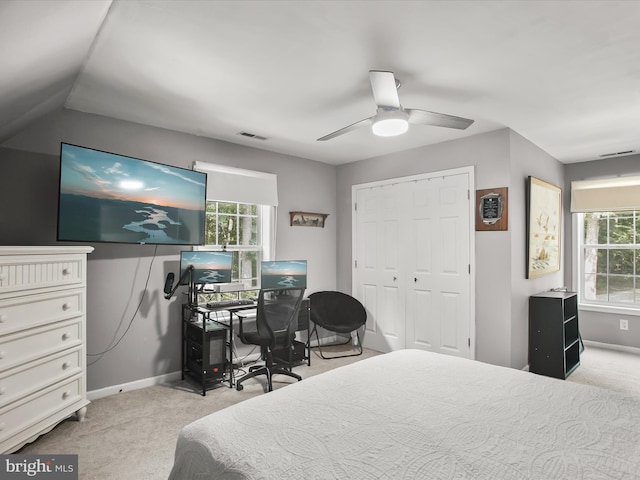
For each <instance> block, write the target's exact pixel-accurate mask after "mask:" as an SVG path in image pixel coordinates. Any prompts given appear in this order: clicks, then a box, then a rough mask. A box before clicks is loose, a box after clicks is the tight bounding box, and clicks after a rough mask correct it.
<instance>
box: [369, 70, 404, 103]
mask: <svg viewBox="0 0 640 480" xmlns="http://www.w3.org/2000/svg"><path fill="white" fill-rule="evenodd" d="M369 80H370V81H371V90H373V98H374V100H375V101H376V105H378V107H392V108H400V99H399V98H398V87H397V86H396V77H395V76H394V75H393V72H383V71H380V70H369Z"/></svg>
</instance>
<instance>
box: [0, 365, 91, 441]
mask: <svg viewBox="0 0 640 480" xmlns="http://www.w3.org/2000/svg"><path fill="white" fill-rule="evenodd" d="M82 392H83V380H82V377H81V376H78V377H72V378H71V379H69V380H66V381H64V382H61V383H59V384H57V385H52V386H51V387H49V388H47V389H45V390H42V391H41V392H38V393H36V394H33V395H31V396H29V397H26V398H25V399H23V400H22V401H18V402H14V403H11V404H9V405H7V406H6V407H3V408H0V443H2V442H4V441H5V440H7V439H9V438H10V437H12V436H13V435H15V434H16V433H18V432H20V431H22V430H23V429H26V428H28V427H30V426H31V425H35V424H37V423H38V422H41V421H42V420H43V419H46V418H47V417H51V416H53V415H55V414H56V413H57V412H60V411H62V410H65V409H69V407H70V406H72V405H74V404H78V405H79V406H78V409H80V408H82V407H83V406H86V404H87V403H88V402H86V400H85V399H84V398H83V395H82ZM74 411H75V410H69V412H68V415H67V416H69V415H71V414H72V413H73V412H74Z"/></svg>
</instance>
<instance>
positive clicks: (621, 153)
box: [600, 150, 635, 158]
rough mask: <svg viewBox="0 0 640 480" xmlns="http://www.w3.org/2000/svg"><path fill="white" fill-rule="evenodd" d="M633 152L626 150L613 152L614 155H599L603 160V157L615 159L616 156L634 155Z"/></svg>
mask: <svg viewBox="0 0 640 480" xmlns="http://www.w3.org/2000/svg"><path fill="white" fill-rule="evenodd" d="M634 152H635V150H627V151H625V152H614V153H605V154H602V155H600V157H601V158H605V157H617V156H618V155H628V154H630V153H634Z"/></svg>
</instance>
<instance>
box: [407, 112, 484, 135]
mask: <svg viewBox="0 0 640 480" xmlns="http://www.w3.org/2000/svg"><path fill="white" fill-rule="evenodd" d="M404 111H405V112H407V113H408V114H409V123H416V124H419V125H431V126H434V127H447V128H457V129H459V130H464V129H465V128H467V127H468V126H469V125H471V124H472V123H473V120H470V119H468V118H462V117H454V116H453V115H446V114H444V113H436V112H428V111H426V110H414V109H411V108H405V110H404Z"/></svg>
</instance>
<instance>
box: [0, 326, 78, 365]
mask: <svg viewBox="0 0 640 480" xmlns="http://www.w3.org/2000/svg"><path fill="white" fill-rule="evenodd" d="M82 340H83V338H82V319H80V320H73V321H72V320H68V321H66V322H61V323H55V324H52V325H47V326H44V327H39V328H34V329H31V330H27V331H23V332H19V333H15V334H13V335H5V336H2V337H0V372H3V371H5V370H7V369H9V368H12V367H15V366H16V365H19V364H21V363H25V362H30V361H32V360H35V359H37V358H42V357H44V356H46V355H50V354H52V353H56V352H59V351H62V350H65V349H67V348H72V347H76V346H78V345H81V344H82Z"/></svg>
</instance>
